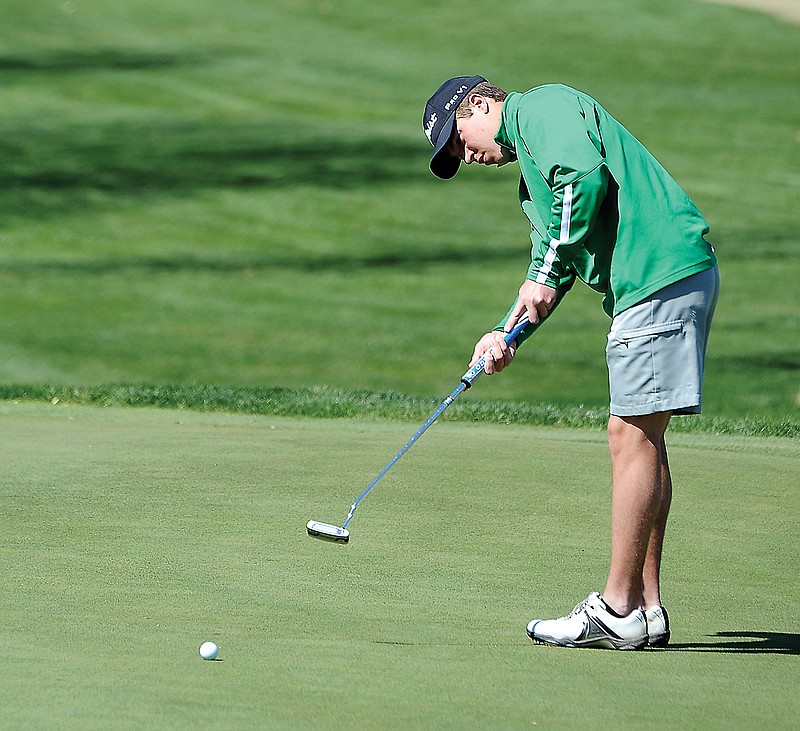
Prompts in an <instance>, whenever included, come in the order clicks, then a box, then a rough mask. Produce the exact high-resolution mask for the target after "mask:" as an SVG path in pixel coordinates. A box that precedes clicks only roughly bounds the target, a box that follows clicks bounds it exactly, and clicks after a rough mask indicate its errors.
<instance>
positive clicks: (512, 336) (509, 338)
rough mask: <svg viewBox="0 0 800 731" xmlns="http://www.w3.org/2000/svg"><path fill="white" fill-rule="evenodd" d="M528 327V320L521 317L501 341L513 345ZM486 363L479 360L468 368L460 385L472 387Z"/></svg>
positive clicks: (482, 359) (483, 360)
mask: <svg viewBox="0 0 800 731" xmlns="http://www.w3.org/2000/svg"><path fill="white" fill-rule="evenodd" d="M527 325H528V318H527V317H523V318H522V319H521V320H520V321H519V322H518V323H517V324H516V325H515V326H514V329H513V330H512V331H511V332H510V333H505V334H504V335H503V340H505V341H506V342H507V343H508V344H509V345H510V344H511V343H513V342H514V341H515V340H516V339H517V337H518V336H519V334H520V333H521V332H522V331H523V330H524V329H525V328H526V327H527ZM485 363H486V359H485V358H481V359H480V360H479V361H478V362H477V363H476V364H475V365H474V366H472V368H470V369H469V370H468V371H467V372H466V373H465V374H464V375H463V376H461V383H463V384H464V385H465V386H466V387H467V388H469V387H470V386H471V385H472V382H473V381H474V380H475V379H476V378H477V377H478V376H479V375H480V374H481V373H483V366H484V365H485Z"/></svg>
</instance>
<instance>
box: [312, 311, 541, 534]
mask: <svg viewBox="0 0 800 731" xmlns="http://www.w3.org/2000/svg"><path fill="white" fill-rule="evenodd" d="M527 324H528V318H527V317H525V316H523V318H522V319H521V320H520V321H519V322H518V323H517V324H516V326H515V327H514V329H513V330H512V331H511V332H510V333H505V335H504V336H503V339H504V340H505V341H506V342H507V343H508V344H509V345H510V344H511V343H513V342H514V341H515V340H516V339H517V337H519V334H520V333H521V332H522V331H523V330H524V329H525V326H526V325H527ZM485 364H486V358H485V357H482V358H481V359H480V360H479V361H478V362H477V363H476V364H475V365H474V366H472V368H470V369H469V370H468V371H467V372H466V373H465V374H464V375H463V376H461V381H460V382H459V384H458V386H456V388H455V389H454V390H453V392H452V393H451V394H450V395H449V396H448V397H447V398H446V399H445V400H444V401H442V403H441V404H440V405H439V408H437V409H436V411H434V412H433V414H432V415H431V417H430V418H429V419H428V420H427V421H426V422H425V423H424V424H423V425H422V426H421V427H420V429H419V431H418V432H417V433H416V434H415V435H414V436H413V437H411V439H409V440H408V442H407V444H406V445H405V446H404V447H403V448H402V449H401V450H400V451H399V452H398V453H397V454H396V455H395V456H394V459H392V461H391V462H389V464H387V465H386V467H384V468H383V469H382V470H381V471H380V473H379V474H378V476H377V477H376V478H375V479H374V480H373V481H372V482H371V483H370V484H369V485H367V487H366V488H365V490H364V491H363V492H362V493H361V494H360V495H359V496H358V497H357V498H356V500H355V502H354V503H353V504H352V505H351V506H350V512H349V513H348V514H347V517H346V518H345V520H344V523H342V526H341V528H340V527H339V526H338V525H332V524H331V523H321V522H320V521H318V520H309V521H308V523H307V525H306V530H307V531H308V535H310V536H311V537H312V538H320V539H322V540H323V541H331V542H333V543H348V542H349V541H350V531H349V530H347V526H348V524H349V523H350V521H351V520H352V519H353V514H354V513H355V512H356V508H357V507H358V504H359V503H360V502H361V501H362V500H363V499H364V498H365V497H366V496H367V495H368V494H369V492H370V491H371V490H372V488H373V487H375V485H377V484H378V482H379V481H380V479H381V478H382V477H383V476H384V475H385V474H386V473H387V472H388V471H389V470H390V469H391V468H392V466H393V465H394V463H395V462H397V460H399V459H400V457H402V456H403V455H404V454H405V453H406V452H407V451H408V450H409V449H411V447H412V446H413V445H414V442H416V441H417V439H419V438H420V437H421V436H422V435H423V434H424V433H425V432H426V431H427V430H428V427H429V426H431V424H433V422H434V421H436V420H437V419H438V418H439V417H440V416H441V415H442V412H444V410H445V409H446V408H447V407H448V406H450V404H452V403H453V401H455V400H456V399H457V398H458V396H459V395H460V394H461V393H463V392H464V391H466V390H467V389H468V388H469V387H470V386H471V385H472V384H473V383H474V382H475V380H476V379H477V378H478V376H480V374H481V373H483V366H484V365H485Z"/></svg>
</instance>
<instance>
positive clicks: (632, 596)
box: [603, 413, 670, 615]
mask: <svg viewBox="0 0 800 731" xmlns="http://www.w3.org/2000/svg"><path fill="white" fill-rule="evenodd" d="M669 418H670V414H669V413H658V414H650V415H647V416H626V417H619V416H612V417H611V418H610V419H609V422H608V443H609V448H610V450H611V474H612V493H611V568H610V570H609V575H608V581H607V583H606V588H605V591H604V592H603V598H604V599H605V601H606V602H607V603H608V604H609V605H610V606H611V607H612V608H613V609H614V610H615V611H617V612H618V613H620V614H623V615H627V614H629V613H630V612H632V611H633V610H634V609H636V608H638V607H640V606H641V605H642V602H643V592H644V586H643V582H642V574H643V571H644V564H645V558H646V556H647V552H648V547H649V545H650V537H651V534H652V531H653V526H654V525H655V524H656V520H657V519H658V517H659V511H660V509H661V502H662V489H663V485H662V479H661V472H662V451H663V449H662V447H663V444H664V432H665V430H666V428H667V424H668V423H669ZM659 551H660V546H659Z"/></svg>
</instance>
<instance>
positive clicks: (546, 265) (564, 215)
mask: <svg viewBox="0 0 800 731" xmlns="http://www.w3.org/2000/svg"><path fill="white" fill-rule="evenodd" d="M571 223H572V183H570V184H569V185H568V186H567V187H566V188H564V203H563V205H562V208H561V229H560V230H559V232H558V238H557V239H550V247H549V248H548V249H547V254H545V257H544V262H543V263H542V268H541V269H540V270H539V274H538V275H537V276H536V283H537V284H546V283H547V277H548V276H550V272H551V271H552V269H553V262H554V261H555V258H556V249H558V246H559V244H563V243H565V242H567V241H569V229H570V224H571Z"/></svg>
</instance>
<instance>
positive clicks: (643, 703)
mask: <svg viewBox="0 0 800 731" xmlns="http://www.w3.org/2000/svg"><path fill="white" fill-rule="evenodd" d="M415 429H416V425H413V424H409V423H403V422H384V421H379V420H368V419H333V420H320V419H288V418H278V417H264V416H244V415H226V414H217V413H213V414H211V413H199V412H192V411H186V410H183V411H182V410H158V409H136V408H99V407H85V406H73V405H70V404H65V403H63V402H62V403H58V404H30V403H17V402H8V401H7V402H0V433H2V435H3V439H2V443H3V454H4V458H3V463H4V465H3V471H2V479H1V480H0V485H1V486H2V499H0V511H1V515H0V521H2V525H3V532H2V537H0V545H2V551H1V552H0V555H2V565H1V566H0V570H1V571H2V577H3V596H4V609H3V622H2V629H0V637H1V638H2V646H3V657H2V661H0V685H1V686H2V687H3V695H4V699H5V700H4V712H3V721H2V725H3V726H4V727H7V728H38V729H49V728H58V729H73V728H74V729H101V728H102V729H115V728H120V729H122V728H126V729H129V728H175V729H180V728H186V729H189V728H198V727H205V728H217V729H225V728H231V729H245V728H271V729H272V728H275V729H281V728H285V729H298V728H321V727H326V728H331V729H354V728H364V729H368V728H387V729H389V728H398V729H399V728H404V729H408V728H435V729H450V728H452V729H465V728H485V729H500V728H502V729H513V728H518V729H523V728H525V729H529V728H531V727H533V726H537V727H541V728H575V727H578V726H585V725H587V724H595V723H600V722H602V723H603V725H606V726H616V727H618V728H634V727H635V728H690V729H691V728H704V729H710V728H789V727H791V726H792V725H793V724H794V723H795V722H796V719H797V718H798V715H799V714H800V703H799V702H798V697H797V693H796V687H797V682H798V677H799V675H800V674H799V673H798V668H797V662H796V660H797V655H798V652H800V637H799V636H798V631H800V630H798V624H797V617H796V613H795V611H794V607H795V606H796V603H797V599H798V594H797V583H796V566H797V559H798V555H797V540H796V526H797V521H798V502H797V496H796V486H797V478H798V475H800V445H798V443H797V441H796V440H789V439H779V438H770V439H762V438H755V437H748V438H744V437H716V436H711V435H694V434H678V435H674V437H673V439H672V440H671V441H670V445H671V458H672V463H673V470H674V474H675V482H676V494H675V501H674V508H673V516H672V524H671V526H670V528H671V532H670V534H669V536H668V545H667V554H666V556H667V558H666V566H665V601H666V602H667V604H668V606H669V608H670V611H671V613H672V618H673V625H674V626H673V642H672V644H671V646H670V648H668V649H667V650H664V651H645V652H638V653H622V652H610V651H601V650H584V651H579V650H560V649H552V648H545V647H540V646H536V645H533V644H532V643H531V642H530V641H529V640H528V639H527V637H526V636H525V632H524V628H525V624H526V623H527V621H528V620H529V619H530V618H532V617H533V616H556V615H558V614H564V613H566V612H567V611H568V610H569V609H570V608H571V607H572V605H573V604H574V603H575V602H577V601H579V600H580V599H582V598H584V596H585V595H586V594H587V593H588V592H589V591H591V590H594V589H601V588H602V583H603V581H604V578H605V573H604V572H605V570H606V561H607V543H608V526H607V523H608V502H609V485H608V483H609V480H608V472H607V455H606V445H605V443H604V437H603V435H602V434H601V433H598V432H596V431H579V430H570V429H546V428H534V427H525V426H502V425H491V426H487V425H481V424H463V423H443V424H437V425H436V426H435V427H434V428H432V429H431V430H430V432H429V433H428V434H426V436H425V437H424V439H423V440H421V441H420V442H419V444H417V445H415V447H414V448H413V450H412V451H411V452H409V454H408V455H406V456H405V457H404V458H403V460H402V461H400V462H398V464H397V465H396V466H395V467H394V468H393V469H392V470H391V471H390V472H389V473H387V475H386V477H385V478H384V480H383V481H382V482H381V483H380V484H379V485H378V487H376V488H375V490H374V491H373V492H372V493H371V494H370V495H369V497H368V498H367V499H366V500H365V501H364V502H363V503H362V505H361V506H360V507H359V510H358V512H357V514H356V517H355V519H354V520H353V522H352V523H351V525H350V527H351V528H352V535H353V537H352V540H351V542H350V544H349V545H347V546H340V545H333V544H329V543H324V542H321V541H315V540H313V539H310V538H308V537H307V536H306V533H305V523H306V521H307V520H308V519H309V518H315V519H319V520H324V521H329V522H334V523H335V522H340V521H341V520H342V519H343V517H344V515H345V514H346V511H347V509H348V507H349V505H350V502H351V501H352V500H353V498H354V497H355V496H356V495H357V494H358V492H360V491H361V489H362V488H363V487H364V486H365V485H366V484H367V483H368V482H369V481H370V480H371V479H372V478H373V477H374V475H375V474H377V472H378V471H379V470H380V469H381V468H382V467H383V466H384V465H385V464H386V463H387V462H388V461H389V459H390V458H391V457H392V456H394V454H395V453H396V452H397V450H398V449H399V448H400V447H401V446H402V445H403V444H404V443H405V441H406V440H407V439H408V438H409V437H410V436H411V435H412V434H413V432H414V430H415ZM208 639H210V640H213V641H215V642H217V643H218V644H219V646H220V650H221V651H220V659H219V660H217V661H213V662H208V661H204V660H202V659H201V658H200V657H199V654H198V648H199V645H200V643H201V642H203V641H204V640H208Z"/></svg>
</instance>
